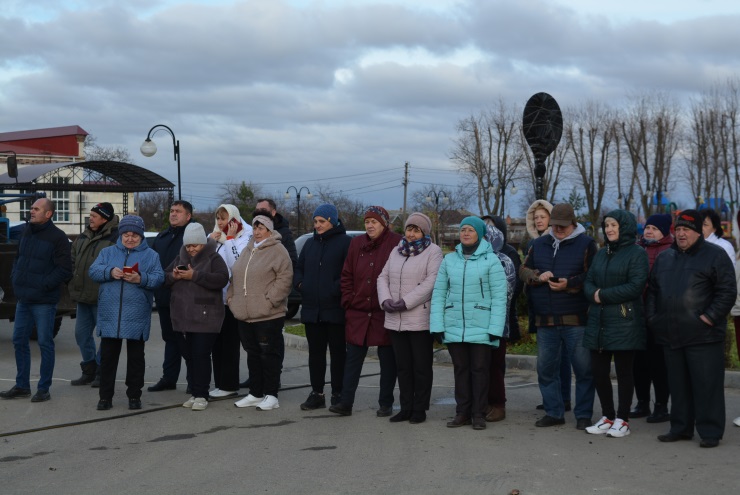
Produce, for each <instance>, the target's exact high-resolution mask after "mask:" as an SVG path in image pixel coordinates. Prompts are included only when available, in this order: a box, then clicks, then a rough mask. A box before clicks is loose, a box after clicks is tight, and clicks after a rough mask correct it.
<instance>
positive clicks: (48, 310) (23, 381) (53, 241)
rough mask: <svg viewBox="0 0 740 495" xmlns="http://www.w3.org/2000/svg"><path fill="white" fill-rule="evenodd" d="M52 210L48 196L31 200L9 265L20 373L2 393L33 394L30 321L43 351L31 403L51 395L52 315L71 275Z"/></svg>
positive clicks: (66, 241) (67, 252) (62, 235)
mask: <svg viewBox="0 0 740 495" xmlns="http://www.w3.org/2000/svg"><path fill="white" fill-rule="evenodd" d="M54 211H55V207H54V203H53V202H51V201H50V200H48V199H46V198H41V199H39V200H36V201H35V202H34V203H33V205H32V206H31V219H30V221H29V224H28V225H27V226H26V228H25V230H24V231H23V235H22V236H21V240H20V245H19V246H18V257H17V258H16V260H15V263H14V264H13V274H12V280H13V291H14V292H15V297H16V299H17V303H16V306H15V325H14V327H13V347H15V364H16V367H17V369H18V374H17V375H16V378H15V385H14V386H13V387H12V388H11V389H10V390H7V391H5V392H0V397H2V398H3V399H15V398H20V397H29V396H30V395H31V382H30V374H31V347H30V338H31V331H32V330H33V327H34V325H35V326H36V333H37V335H38V344H39V349H40V350H41V368H40V375H41V376H40V379H39V384H38V390H37V392H36V394H35V395H34V396H33V397H32V398H31V402H45V401H47V400H49V399H51V395H50V394H49V387H51V379H52V376H53V374H54V357H55V356H54V318H55V316H56V308H57V303H58V302H59V298H60V296H61V289H62V284H64V283H66V282H67V281H68V280H69V279H70V278H71V277H72V257H71V255H70V247H69V239H68V238H67V235H66V234H65V233H64V232H62V231H61V230H60V229H59V228H58V227H57V226H56V225H54V222H52V220H51V218H52V217H53V216H54Z"/></svg>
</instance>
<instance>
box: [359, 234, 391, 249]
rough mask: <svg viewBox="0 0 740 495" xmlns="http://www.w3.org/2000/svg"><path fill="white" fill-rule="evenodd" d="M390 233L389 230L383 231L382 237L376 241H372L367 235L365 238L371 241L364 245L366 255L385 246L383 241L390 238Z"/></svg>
mask: <svg viewBox="0 0 740 495" xmlns="http://www.w3.org/2000/svg"><path fill="white" fill-rule="evenodd" d="M388 232H389V230H388V229H387V228H385V229H383V232H381V233H380V235H379V236H378V237H376V238H375V239H370V236H369V235H367V234H365V236H366V237H367V238H368V239H370V242H368V243H367V244H365V245H363V246H362V248H361V249H362V250H363V251H365V252H366V253H369V252H371V251H375V249H376V248H377V247H378V246H380V245H381V244H383V241H384V240H385V238H386V237H388Z"/></svg>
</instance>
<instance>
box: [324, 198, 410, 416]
mask: <svg viewBox="0 0 740 495" xmlns="http://www.w3.org/2000/svg"><path fill="white" fill-rule="evenodd" d="M400 241H401V236H400V235H399V234H396V233H395V232H393V231H391V229H390V217H389V216H388V212H387V211H386V210H385V208H383V207H382V206H371V207H369V208H368V209H367V211H366V212H365V235H361V236H357V237H355V238H354V239H352V242H351V243H350V245H349V251H348V253H347V258H346V259H345V261H344V267H343V268H342V281H341V286H342V307H344V310H345V320H346V323H345V337H346V339H347V360H346V362H345V367H344V383H343V385H342V395H341V398H340V400H339V403H338V404H335V405H333V406H331V407H330V408H329V411H331V412H333V413H337V414H341V415H342V416H349V415H351V414H352V406H353V404H354V402H355V392H356V391H357V386H358V385H359V383H360V373H361V372H362V363H363V362H364V361H365V356H367V350H368V347H371V346H378V359H379V360H380V397H379V398H378V403H379V405H380V407H379V408H378V411H377V415H378V417H387V416H390V415H391V412H392V411H393V400H394V399H393V388H394V387H395V386H396V360H395V357H394V356H393V348H392V347H391V339H390V335H389V334H388V330H386V328H385V327H384V326H383V323H384V321H385V312H384V311H383V308H381V307H380V301H378V286H377V281H378V276H379V275H380V272H381V270H382V269H383V266H385V263H386V261H388V256H389V255H390V254H391V251H393V249H394V248H395V247H396V246H398V243H399V242H400Z"/></svg>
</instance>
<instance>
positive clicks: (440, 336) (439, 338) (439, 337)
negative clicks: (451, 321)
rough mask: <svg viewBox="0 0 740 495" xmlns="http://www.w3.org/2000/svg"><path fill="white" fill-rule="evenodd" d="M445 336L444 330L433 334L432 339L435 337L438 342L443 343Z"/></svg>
mask: <svg viewBox="0 0 740 495" xmlns="http://www.w3.org/2000/svg"><path fill="white" fill-rule="evenodd" d="M444 337H445V334H444V333H442V332H440V333H433V334H432V339H434V341H435V342H436V343H438V344H439V345H442V342H443V341H444Z"/></svg>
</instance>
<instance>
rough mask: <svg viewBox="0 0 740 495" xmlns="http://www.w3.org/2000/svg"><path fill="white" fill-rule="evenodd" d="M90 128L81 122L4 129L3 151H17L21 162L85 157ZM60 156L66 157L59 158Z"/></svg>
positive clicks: (0, 142) (1, 137)
mask: <svg viewBox="0 0 740 495" xmlns="http://www.w3.org/2000/svg"><path fill="white" fill-rule="evenodd" d="M85 137H87V131H85V130H84V129H83V128H82V127H80V126H78V125H68V126H64V127H49V128H46V129H32V130H29V131H14V132H0V151H7V150H10V151H15V152H16V154H18V155H23V157H21V156H18V162H19V163H26V164H30V163H43V162H49V161H51V162H54V161H68V159H69V158H77V157H82V156H83V147H84V143H85ZM56 158H64V160H57V159H56Z"/></svg>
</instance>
